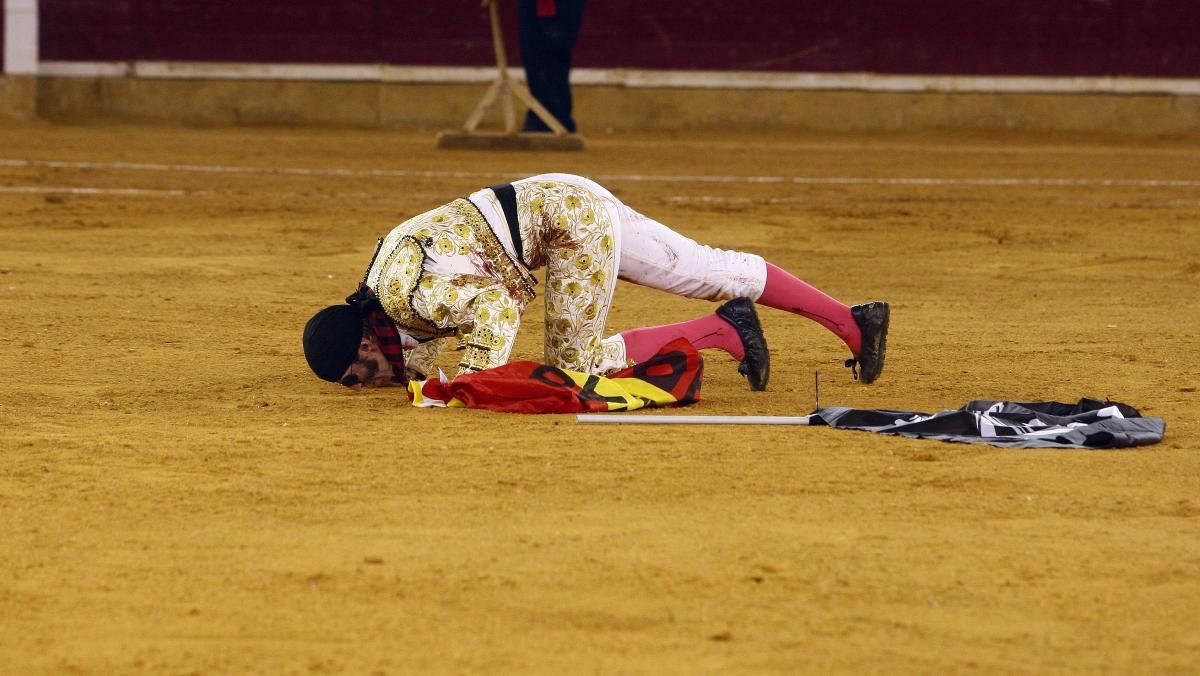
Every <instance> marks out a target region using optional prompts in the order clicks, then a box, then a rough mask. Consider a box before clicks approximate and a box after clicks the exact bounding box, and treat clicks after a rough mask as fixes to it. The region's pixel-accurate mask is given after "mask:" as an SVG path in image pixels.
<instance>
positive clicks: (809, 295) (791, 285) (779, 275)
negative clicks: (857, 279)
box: [757, 263, 862, 354]
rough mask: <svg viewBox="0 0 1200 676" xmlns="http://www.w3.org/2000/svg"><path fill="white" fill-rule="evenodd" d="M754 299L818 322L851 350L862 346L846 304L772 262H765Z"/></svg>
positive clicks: (860, 334)
mask: <svg viewBox="0 0 1200 676" xmlns="http://www.w3.org/2000/svg"><path fill="white" fill-rule="evenodd" d="M757 302H758V304H759V305H766V306H767V307H773V308H775V309H776V310H784V311H786V312H791V313H794V314H798V315H800V316H801V317H808V318H809V319H811V320H813V321H815V322H817V323H819V324H820V325H821V326H824V327H825V328H827V329H829V330H830V331H832V332H833V333H835V334H837V337H838V338H841V339H842V342H844V343H846V347H849V348H850V353H851V354H858V351H859V350H861V349H862V332H860V331H859V329H858V324H856V323H855V322H854V317H853V316H851V314H850V308H849V307H848V306H846V305H842V304H841V303H839V302H837V301H836V300H834V299H833V298H831V297H829V296H828V295H826V294H825V293H824V292H822V291H821V290H819V289H817V288H816V287H813V286H811V285H809V284H808V283H806V282H803V281H801V280H799V279H797V278H796V277H794V276H792V274H791V273H789V272H787V271H786V270H784V269H782V268H780V267H778V266H776V265H774V264H772V263H767V284H766V287H765V288H764V289H763V292H762V295H761V296H759V297H758V301H757Z"/></svg>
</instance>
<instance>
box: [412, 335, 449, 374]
mask: <svg viewBox="0 0 1200 676" xmlns="http://www.w3.org/2000/svg"><path fill="white" fill-rule="evenodd" d="M450 340H452V338H449V337H447V338H434V339H433V340H427V341H425V342H424V343H421V344H420V345H418V346H416V347H414V348H413V349H411V350H409V351H408V354H406V355H404V365H405V367H406V368H408V369H409V370H410V371H414V372H416V373H418V374H420V375H421V376H422V377H423V378H427V377H429V376H430V375H432V374H433V370H434V369H435V368H436V367H437V360H438V356H439V355H441V354H442V350H444V349H445V348H446V344H447V343H448V342H449V341H450ZM423 378H422V379H423Z"/></svg>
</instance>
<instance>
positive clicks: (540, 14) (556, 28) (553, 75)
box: [517, 0, 587, 133]
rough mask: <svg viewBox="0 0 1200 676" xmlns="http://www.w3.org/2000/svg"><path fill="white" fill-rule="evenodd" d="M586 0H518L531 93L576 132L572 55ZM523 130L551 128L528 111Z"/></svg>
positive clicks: (535, 130) (521, 38) (570, 130)
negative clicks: (571, 75) (573, 107)
mask: <svg viewBox="0 0 1200 676" xmlns="http://www.w3.org/2000/svg"><path fill="white" fill-rule="evenodd" d="M585 4H587V2H586V0H519V2H518V3H517V18H518V22H519V25H520V43H521V61H522V63H523V64H524V66H525V79H526V81H527V82H528V83H529V92H530V93H531V94H533V96H534V98H536V99H537V100H538V101H540V102H541V104H542V105H543V106H545V107H546V109H547V110H549V111H550V112H551V113H552V114H553V115H554V117H556V118H558V121H559V122H561V123H562V125H563V126H564V127H566V128H567V131H569V132H572V133H574V131H575V119H574V118H573V117H572V100H571V84H570V73H571V58H572V54H573V53H574V51H575V42H576V41H577V40H578V38H579V28H580V25H581V24H582V22H583V9H584V5H585ZM524 131H533V132H545V131H550V128H549V127H547V126H546V124H545V123H544V122H542V120H541V118H539V117H538V116H537V115H535V114H534V113H533V111H529V112H527V113H526V114H525V125H524Z"/></svg>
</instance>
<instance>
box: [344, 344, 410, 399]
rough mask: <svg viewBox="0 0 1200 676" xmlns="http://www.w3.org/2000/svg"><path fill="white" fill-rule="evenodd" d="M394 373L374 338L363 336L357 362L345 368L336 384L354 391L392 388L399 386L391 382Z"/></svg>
mask: <svg viewBox="0 0 1200 676" xmlns="http://www.w3.org/2000/svg"><path fill="white" fill-rule="evenodd" d="M394 373H395V372H394V371H393V369H392V365H391V364H390V363H389V362H388V360H387V357H386V356H384V354H383V352H382V351H381V350H380V349H379V343H378V342H377V341H376V340H375V337H374V336H370V335H364V336H363V339H362V342H361V343H359V345H358V360H357V361H355V362H354V363H352V364H350V366H349V367H347V368H346V372H345V373H343V374H342V377H341V379H339V380H338V382H339V383H341V384H342V385H345V386H346V387H349V388H352V389H356V390H361V389H362V388H364V387H394V386H396V385H398V384H399V383H396V382H393V380H392V376H393V375H394Z"/></svg>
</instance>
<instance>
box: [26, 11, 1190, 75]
mask: <svg viewBox="0 0 1200 676" xmlns="http://www.w3.org/2000/svg"><path fill="white" fill-rule="evenodd" d="M40 13H41V54H42V56H41V58H42V59H43V60H49V61H71V60H78V61H112V60H168V61H174V60H179V61H234V62H258V63H262V62H279V63H390V64H409V65H454V66H461V65H477V66H481V65H490V64H491V63H493V57H492V48H491V42H490V33H489V31H488V25H487V19H486V14H485V13H484V12H483V11H482V10H480V9H479V8H478V3H477V2H476V1H475V0H450V1H437V2H430V1H429V0H392V1H388V0H339V1H338V2H328V0H206V1H205V2H195V1H194V0H41V3H40ZM503 14H504V17H505V23H506V28H507V35H508V38H509V43H510V44H509V52H510V54H511V56H512V58H513V60H514V62H515V63H519V60H518V59H517V54H516V52H517V50H516V25H515V18H514V15H515V3H514V2H511V1H510V2H506V3H505V5H504V8H503ZM1197 36H1200V2H1198V1H1197V0H1053V1H1047V0H969V1H967V2H964V1H963V0H865V1H864V2H858V3H831V2H829V1H828V0H756V1H755V2H752V3H734V2H728V0H653V1H652V2H651V1H647V0H592V2H591V3H590V4H589V6H588V8H587V12H586V14H585V16H584V25H583V31H582V34H581V37H580V41H579V45H578V48H577V51H576V65H577V66H579V67H593V68H662V69H684V70H688V69H694V70H759V71H809V72H846V71H852V72H857V71H866V72H876V73H889V74H901V73H913V74H947V75H967V74H975V75H1064V76H1099V75H1133V76H1151V77H1200V38H1197Z"/></svg>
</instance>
